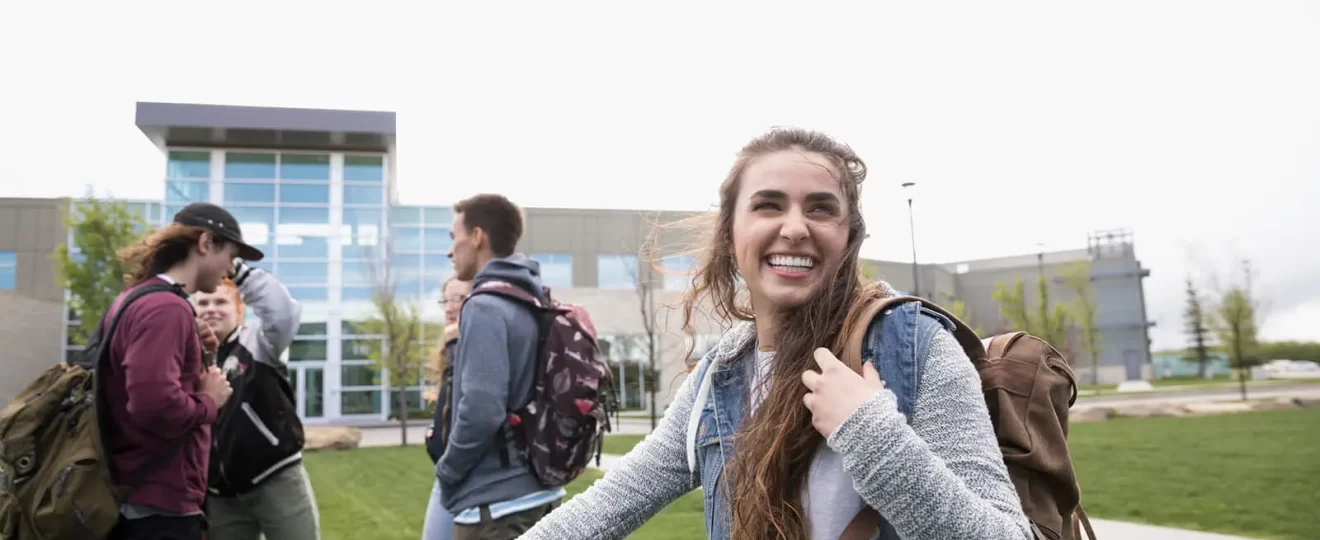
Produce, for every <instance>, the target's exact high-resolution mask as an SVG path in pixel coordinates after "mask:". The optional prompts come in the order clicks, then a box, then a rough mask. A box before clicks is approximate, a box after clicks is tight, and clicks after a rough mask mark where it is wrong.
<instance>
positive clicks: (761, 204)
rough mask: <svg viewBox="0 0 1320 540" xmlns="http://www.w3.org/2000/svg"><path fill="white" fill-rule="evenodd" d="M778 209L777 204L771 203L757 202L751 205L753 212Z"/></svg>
mask: <svg viewBox="0 0 1320 540" xmlns="http://www.w3.org/2000/svg"><path fill="white" fill-rule="evenodd" d="M778 209H779V205H778V204H777V203H772V202H759V203H756V204H753V205H752V211H753V212H755V211H758V210H778Z"/></svg>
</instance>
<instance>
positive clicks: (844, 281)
mask: <svg viewBox="0 0 1320 540" xmlns="http://www.w3.org/2000/svg"><path fill="white" fill-rule="evenodd" d="M865 177H866V166H865V164H864V163H863V162H862V160H861V159H860V158H859V157H858V156H857V155H856V154H855V153H854V152H853V151H852V149H850V148H849V147H848V146H846V145H844V144H842V143H840V142H838V141H836V140H834V139H833V138H831V137H829V136H827V135H825V134H822V133H819V132H813V131H807V130H801V129H793V128H786V129H775V130H772V131H770V132H768V133H766V134H765V135H762V136H760V137H758V138H756V139H754V140H752V141H751V142H750V143H748V144H747V145H746V146H744V147H743V149H742V151H741V152H739V155H738V158H737V159H736V160H735V162H734V164H733V167H732V168H731V169H730V171H729V174H728V176H727V177H726V178H725V179H724V182H723V183H722V184H721V185H720V190H719V194H720V206H719V212H718V213H717V214H715V215H714V216H711V218H713V221H711V222H710V223H709V226H708V228H707V229H706V231H705V232H706V238H705V239H704V241H703V242H702V249H701V254H700V256H699V259H698V263H697V270H696V272H695V273H694V275H693V277H692V286H691V288H690V289H689V291H688V293H687V295H686V297H685V299H684V300H685V301H684V306H683V310H684V326H685V327H687V326H689V323H690V322H691V321H692V319H693V316H694V313H695V312H696V310H697V309H699V306H706V305H712V306H714V310H715V313H716V315H717V316H718V317H722V318H726V319H733V320H737V321H741V322H739V323H738V324H735V325H734V326H733V328H732V329H730V330H729V331H728V332H727V333H726V334H725V335H724V336H723V337H722V338H721V340H720V343H719V345H718V346H717V347H716V348H715V349H714V350H712V351H711V352H710V353H709V354H707V355H706V357H705V358H703V359H702V360H701V361H700V362H699V363H698V364H697V366H696V367H695V369H694V370H693V371H692V373H691V376H689V377H688V378H687V380H686V381H685V382H684V383H683V385H682V386H681V387H680V388H679V389H678V390H677V391H676V392H675V397H674V401H673V403H672V404H671V405H670V407H669V408H668V409H667V410H666V411H665V418H664V420H663V421H661V423H660V424H659V425H658V426H657V428H656V430H655V431H654V432H653V433H652V434H651V435H650V436H648V437H647V438H646V439H645V440H644V441H642V442H641V443H640V444H638V445H637V446H636V447H635V448H634V449H633V451H632V452H630V453H629V454H628V455H627V456H625V457H624V458H623V459H622V460H621V461H620V462H619V463H618V465H617V466H616V468H615V469H614V470H612V471H610V473H609V474H608V475H606V476H605V478H603V479H601V480H600V481H598V482H596V483H595V484H594V485H592V487H591V488H590V489H588V490H587V491H586V492H584V493H583V494H581V495H579V496H577V497H575V498H573V499H572V500H570V501H569V502H567V503H565V504H564V505H563V507H561V508H560V509H559V510H557V511H555V512H553V513H552V514H550V515H549V516H548V517H546V518H544V519H542V520H541V522H540V523H538V524H537V526H536V527H535V528H534V529H532V530H531V531H530V532H529V533H528V534H527V535H526V536H524V538H545V539H551V538H553V539H568V538H584V539H585V538H592V539H595V538H623V537H625V536H627V534H628V533H630V532H631V531H633V530H635V529H636V528H637V527H639V526H640V525H641V524H642V523H644V522H645V521H646V520H647V519H649V517H650V516H652V515H654V514H655V513H656V512H658V511H660V509H662V508H664V506H665V505H667V504H668V503H669V502H670V501H672V500H674V499H675V498H677V497H679V496H680V495H682V494H684V493H686V492H688V491H690V490H692V489H695V488H697V487H703V488H704V494H703V496H704V503H705V521H706V533H707V535H708V536H709V537H710V538H721V539H722V538H736V539H763V538H789V539H806V538H813V539H830V540H833V539H836V538H871V537H873V536H874V535H875V534H876V533H877V531H878V532H879V533H880V537H881V538H886V539H888V538H899V537H902V538H906V539H924V538H978V539H1001V538H1029V537H1030V536H1029V535H1030V533H1029V532H1028V523H1027V520H1026V517H1025V516H1024V514H1023V512H1022V509H1021V506H1020V504H1019V502H1018V498H1017V495H1016V493H1015V490H1014V487H1013V484H1012V482H1011V480H1010V479H1009V476H1008V472H1007V469H1006V467H1005V465H1004V463H1003V457H1002V454H1001V453H1000V451H999V446H998V443H997V441H996V439H995V434H994V431H993V429H992V426H991V423H990V419H989V415H988V412H987V410H986V405H985V401H984V400H983V398H982V396H981V388H980V379H979V378H978V376H977V374H976V371H975V369H974V368H973V366H972V364H971V362H970V361H969V360H968V358H967V355H966V353H964V352H963V349H962V347H960V346H959V345H958V342H957V341H956V339H955V338H954V337H953V335H952V334H951V333H950V332H949V330H948V329H947V328H946V326H944V325H942V324H941V322H940V321H939V320H938V319H937V318H935V317H932V316H929V315H928V314H926V313H923V312H922V311H920V310H915V309H909V310H894V313H893V314H887V315H886V316H885V317H883V318H878V319H876V322H875V323H874V324H872V325H871V326H869V327H868V328H869V330H868V331H867V336H866V340H867V341H866V343H867V354H868V355H870V357H868V358H867V359H866V360H867V362H865V363H864V364H863V366H864V367H862V368H861V370H862V373H858V372H857V371H854V370H852V369H850V368H848V367H847V366H846V365H844V364H843V363H842V362H840V361H839V360H838V359H837V358H836V357H835V355H834V354H833V353H831V352H830V350H829V349H826V348H824V347H830V346H833V345H835V344H837V343H838V342H839V338H840V334H841V333H842V332H843V331H844V328H845V323H846V322H847V321H848V320H849V318H848V317H849V314H850V312H851V311H852V310H853V308H854V307H855V306H857V305H859V302H860V300H861V299H863V298H869V297H874V296H875V295H876V294H884V295H892V294H893V292H892V291H890V290H889V289H888V288H887V286H885V285H883V284H880V285H874V286H869V287H868V286H864V285H863V284H862V281H861V278H860V276H859V265H858V253H859V251H860V249H861V243H862V240H863V239H864V238H865V237H866V231H865V229H866V226H865V223H864V221H863V219H862V215H861V211H860V188H861V183H862V181H863V180H864V179H865ZM875 287H879V288H880V289H881V290H876V288H875ZM900 311H901V312H900ZM882 338H883V339H882ZM895 338H897V339H895ZM881 357H884V358H899V357H901V358H907V359H920V360H919V361H916V360H914V361H912V362H911V365H912V366H913V368H912V370H913V372H912V373H910V375H911V377H910V378H911V379H912V380H913V381H915V382H914V383H913V384H915V388H914V390H913V391H914V392H915V394H916V396H915V401H914V403H915V404H914V405H913V407H912V409H913V410H912V411H911V421H910V422H909V419H908V418H907V416H906V415H905V414H904V412H901V411H900V410H899V404H898V400H897V399H896V397H895V394H894V392H892V391H890V390H889V389H886V388H885V385H884V383H882V382H881V380H880V377H879V375H878V374H877V372H876V369H875V367H874V366H873V365H872V364H873V363H874V362H876V361H877V359H878V358H881ZM904 382H906V381H904ZM876 512H878V514H879V515H880V516H883V520H880V519H879V518H878V517H877V518H874V519H870V520H868V519H863V516H867V515H871V516H874V515H875V513H876ZM868 513H869V514H868Z"/></svg>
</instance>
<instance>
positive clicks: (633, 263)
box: [596, 254, 637, 289]
mask: <svg viewBox="0 0 1320 540" xmlns="http://www.w3.org/2000/svg"><path fill="white" fill-rule="evenodd" d="M596 287H598V288H601V289H633V288H636V287H637V257H636V256H634V255H615V254H603V255H597V256H596Z"/></svg>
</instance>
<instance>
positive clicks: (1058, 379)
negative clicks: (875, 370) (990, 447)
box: [840, 294, 1095, 540]
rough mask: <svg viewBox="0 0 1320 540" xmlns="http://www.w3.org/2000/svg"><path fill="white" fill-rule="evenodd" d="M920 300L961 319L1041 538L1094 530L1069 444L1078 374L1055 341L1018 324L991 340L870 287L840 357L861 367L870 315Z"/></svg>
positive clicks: (861, 523) (863, 518)
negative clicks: (1017, 327)
mask: <svg viewBox="0 0 1320 540" xmlns="http://www.w3.org/2000/svg"><path fill="white" fill-rule="evenodd" d="M913 301H919V302H921V303H922V305H923V306H924V307H926V308H927V309H930V310H931V311H934V312H936V313H939V314H941V315H943V316H945V317H947V318H948V319H949V320H950V321H953V323H954V325H955V326H956V330H955V331H954V336H955V337H956V338H957V339H958V343H959V344H960V345H962V347H963V350H964V351H966V352H967V357H968V358H970V359H971V360H972V363H973V364H974V365H976V371H977V372H978V373H979V374H980V375H981V388H982V391H983V392H984V394H985V402H986V406H987V407H988V408H989V410H990V421H991V422H992V423H993V424H994V427H995V436H996V438H998V439H999V449H1000V450H1001V451H1002V452H1003V454H1004V464H1005V465H1007V466H1008V474H1009V476H1010V477H1012V479H1013V485H1014V486H1015V487H1016V488H1017V493H1018V498H1019V499H1020V500H1021V503H1022V511H1023V513H1025V514H1026V515H1027V519H1029V520H1030V521H1031V530H1032V533H1033V534H1034V535H1035V537H1036V539H1037V540H1081V538H1082V535H1081V528H1082V527H1084V528H1085V529H1086V535H1087V537H1088V538H1090V539H1092V540H1094V539H1095V532H1094V531H1093V530H1092V529H1091V522H1090V520H1089V519H1087V517H1086V513H1085V511H1083V510H1082V505H1081V488H1079V487H1078V485H1077V475H1076V472H1075V471H1074V470H1073V466H1072V457H1071V456H1070V454H1069V452H1068V409H1069V407H1071V406H1072V405H1073V402H1074V401H1076V399H1077V380H1076V377H1075V376H1074V375H1073V370H1072V368H1071V367H1070V366H1069V365H1068V361H1067V360H1066V359H1065V358H1064V357H1063V355H1062V354H1060V353H1059V351H1058V349H1055V348H1054V347H1053V346H1052V345H1050V344H1049V343H1046V342H1045V341H1044V340H1042V339H1040V338H1038V337H1035V336H1032V335H1030V334H1027V333H1026V332H1012V333H1008V334H1001V335H997V336H994V337H992V338H990V339H988V340H986V341H985V342H982V341H981V339H980V338H978V337H977V336H976V333H975V332H973V331H972V330H971V328H969V327H968V326H967V325H966V324H964V323H963V322H962V321H960V320H958V318H957V317H954V316H953V315H952V314H950V313H948V312H947V311H945V310H944V309H942V308H940V307H939V306H937V305H935V304H934V303H932V302H930V301H928V300H924V299H920V298H916V297H912V296H899V297H883V296H879V295H876V294H869V295H867V296H866V297H864V298H863V299H862V300H861V301H860V302H859V304H858V305H857V306H855V307H854V308H853V309H852V310H851V312H850V313H849V314H848V318H847V321H846V322H845V324H846V325H847V326H846V328H847V331H846V332H845V333H844V335H843V336H841V338H842V339H843V342H842V343H841V345H842V346H841V347H840V348H841V349H842V352H843V356H842V358H841V360H843V362H844V363H845V364H848V366H849V367H851V368H853V369H854V370H855V371H857V372H859V373H860V372H861V368H862V361H863V360H862V345H863V342H864V340H865V339H866V331H867V329H868V328H869V327H870V325H871V322H872V320H873V319H875V317H876V316H878V315H879V314H880V313H882V312H883V311H885V310H888V309H891V308H893V307H896V306H898V305H900V304H904V303H907V302H913ZM879 525H880V514H879V513H878V512H876V511H875V510H874V509H871V508H867V509H865V510H863V511H862V512H861V513H859V514H858V515H857V517H856V518H854V519H853V522H852V523H850V524H849V526H848V528H847V530H845V532H844V535H843V536H841V537H840V538H871V537H872V535H874V531H875V530H876V529H877V528H879Z"/></svg>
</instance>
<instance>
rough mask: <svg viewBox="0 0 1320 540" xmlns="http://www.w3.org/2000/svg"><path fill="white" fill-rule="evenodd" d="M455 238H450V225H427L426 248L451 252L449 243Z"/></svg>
mask: <svg viewBox="0 0 1320 540" xmlns="http://www.w3.org/2000/svg"><path fill="white" fill-rule="evenodd" d="M451 243H453V239H451V238H449V227H427V228H426V250H427V251H438V252H441V253H448V252H449V245H450V244H451Z"/></svg>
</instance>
